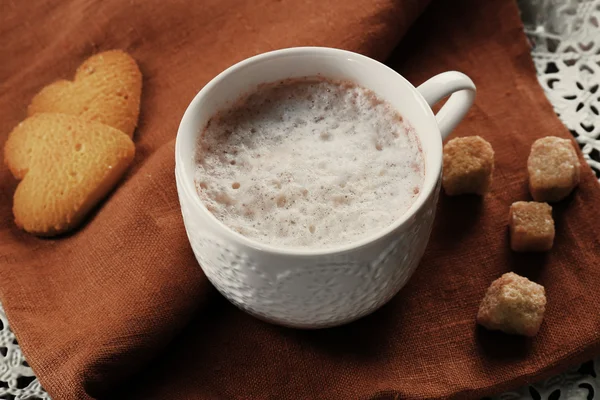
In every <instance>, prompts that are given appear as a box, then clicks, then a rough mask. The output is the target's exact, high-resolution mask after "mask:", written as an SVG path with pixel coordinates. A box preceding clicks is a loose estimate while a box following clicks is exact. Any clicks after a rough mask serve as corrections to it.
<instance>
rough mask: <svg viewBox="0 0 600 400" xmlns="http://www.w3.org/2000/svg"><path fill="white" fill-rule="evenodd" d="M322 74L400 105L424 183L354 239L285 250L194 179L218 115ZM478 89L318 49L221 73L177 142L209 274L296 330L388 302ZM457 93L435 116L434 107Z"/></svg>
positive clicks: (180, 176) (405, 272) (182, 196)
mask: <svg viewBox="0 0 600 400" xmlns="http://www.w3.org/2000/svg"><path fill="white" fill-rule="evenodd" d="M314 75H321V76H325V77H328V78H332V79H343V80H350V81H353V82H355V83H357V84H359V85H360V86H363V87H366V88H368V89H371V90H372V91H374V92H375V93H376V94H377V95H378V96H379V97H381V98H383V99H385V100H386V101H388V102H389V103H390V104H391V105H392V106H393V107H395V108H396V109H397V110H398V111H399V112H400V114H401V115H402V117H403V118H404V119H405V120H407V121H408V122H409V124H410V125H411V126H412V127H413V128H414V129H415V132H416V134H417V136H418V137H419V140H420V142H421V147H422V150H423V157H424V159H425V179H424V183H423V188H422V190H421V193H420V195H419V197H417V199H416V201H415V202H414V204H413V205H412V206H411V208H410V209H409V210H408V211H407V212H406V213H405V214H404V215H402V216H401V217H399V218H398V220H397V221H396V222H395V223H394V224H392V225H391V226H389V227H387V228H386V229H383V230H381V231H380V232H378V233H377V234H374V235H370V236H365V237H364V238H362V239H361V240H359V241H356V242H354V243H351V244H348V245H342V246H337V247H330V248H325V249H319V248H289V247H285V248H282V247H275V246H270V245H268V244H263V243H259V242H256V241H254V240H251V239H249V238H246V237H244V236H242V235H240V234H238V233H237V232H234V231H233V230H231V229H229V228H228V227H227V226H225V225H223V223H222V222H220V221H219V220H217V219H216V218H215V217H214V216H213V215H212V214H211V213H210V212H209V211H208V210H207V209H206V207H205V206H204V205H203V204H202V201H201V200H200V197H199V196H198V194H197V192H196V188H195V182H194V173H195V151H196V145H197V141H198V137H199V135H200V134H201V132H202V129H203V128H204V126H205V125H206V123H207V121H208V119H209V118H210V117H212V116H213V114H215V113H216V112H217V111H219V110H221V109H223V108H224V107H226V106H227V105H228V104H231V103H232V102H233V101H235V100H236V99H237V98H239V97H240V95H242V94H244V93H247V92H249V91H250V90H252V89H253V88H255V87H256V86H257V85H259V84H261V83H266V82H273V81H277V80H282V79H286V78H292V77H303V76H314ZM474 90H475V87H474V85H473V83H472V82H471V80H470V79H469V78H468V77H466V76H465V75H463V74H461V73H458V72H446V73H443V74H440V75H437V76H435V77H433V78H432V79H430V80H429V81H427V82H425V83H424V84H423V85H421V86H420V87H419V88H415V87H414V86H412V85H411V84H410V83H409V82H408V81H406V80H405V79H404V78H403V77H402V76H400V75H399V74H398V73H396V72H395V71H393V70H392V69H390V68H388V67H387V66H385V65H383V64H381V63H379V62H377V61H375V60H372V59H370V58H368V57H365V56H362V55H359V54H356V53H352V52H348V51H344V50H338V49H330V48H317V47H300V48H291V49H284V50H277V51H273V52H269V53H265V54H261V55H258V56H255V57H252V58H249V59H247V60H244V61H242V62H240V63H238V64H236V65H234V66H232V67H230V68H229V69H227V70H225V71H224V72H222V73H221V74H220V75H218V76H217V77H216V78H214V79H213V80H212V81H211V82H209V83H208V84H207V85H206V86H205V87H204V88H203V89H202V90H201V91H200V92H199V93H198V94H197V95H196V97H195V98H194V100H193V101H192V102H191V104H190V105H189V107H188V109H187V110H186V112H185V114H184V116H183V119H182V121H181V124H180V127H179V131H178V134H177V142H176V146H175V153H176V154H175V161H176V167H175V176H176V181H177V191H178V194H179V201H180V204H181V210H182V215H183V221H184V224H185V229H186V231H187V235H188V238H189V240H190V244H191V246H192V249H193V251H194V254H195V256H196V258H197V260H198V262H199V264H200V266H201V267H202V269H203V271H204V273H205V274H206V276H207V277H208V279H209V280H210V281H211V282H212V284H213V285H214V286H215V287H216V288H217V289H218V290H219V291H220V292H221V293H222V294H223V295H224V296H225V297H226V298H227V299H229V300H230V301H231V302H232V303H234V304H235V305H237V306H238V307H240V308H241V309H243V310H245V311H247V312H249V313H250V314H252V315H255V316H256V317H259V318H261V319H264V320H267V321H269V322H273V323H277V324H281V325H286V326H291V327H299V328H322V327H329V326H335V325H340V324H344V323H347V322H350V321H353V320H355V319H358V318H360V317H362V316H365V315H367V314H369V313H371V312H373V311H374V310H376V309H377V308H379V307H381V306H382V305H383V304H385V303H386V302H387V301H389V300H390V299H391V298H392V297H393V296H394V295H395V294H396V293H397V292H398V291H399V290H400V289H401V288H402V287H403V286H404V285H405V284H406V282H407V281H408V279H409V278H410V276H411V275H412V273H413V272H414V270H415V268H416V267H417V265H418V263H419V261H420V259H421V257H422V256H423V252H424V251H425V247H426V246H427V242H428V240H429V235H430V233H431V228H432V225H433V219H434V214H435V208H436V204H437V199H438V195H439V191H440V182H441V164H442V135H443V136H446V135H447V134H448V133H449V132H450V130H451V129H452V128H453V127H454V126H456V124H457V123H458V122H459V121H460V119H462V117H463V116H464V114H465V113H466V112H467V110H468V109H469V107H470V106H471V104H472V102H473V98H474ZM452 93H454V94H452ZM450 94H452V96H451V97H450V99H449V100H448V102H447V103H446V104H445V105H444V107H442V109H441V110H440V112H439V113H438V115H437V119H436V116H435V115H434V114H433V112H432V111H431V108H430V104H433V103H435V102H437V101H439V100H440V99H441V98H443V97H446V96H447V95H450ZM428 102H429V103H430V104H428Z"/></svg>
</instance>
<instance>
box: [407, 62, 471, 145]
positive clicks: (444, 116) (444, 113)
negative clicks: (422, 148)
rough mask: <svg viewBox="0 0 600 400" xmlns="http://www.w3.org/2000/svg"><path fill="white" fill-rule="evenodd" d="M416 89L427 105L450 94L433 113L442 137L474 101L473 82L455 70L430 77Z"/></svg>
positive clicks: (443, 137)
mask: <svg viewBox="0 0 600 400" xmlns="http://www.w3.org/2000/svg"><path fill="white" fill-rule="evenodd" d="M417 90H418V91H419V93H421V95H422V96H423V98H424V99H425V101H426V102H427V104H429V107H433V105H434V104H435V103H437V102H438V101H440V100H442V99H443V98H444V97H446V96H448V95H450V98H449V99H448V101H447V102H446V104H444V106H443V107H442V108H441V109H440V111H438V113H437V114H436V115H435V119H436V120H437V124H438V126H439V128H440V133H441V134H442V139H445V138H446V136H448V135H449V134H450V132H452V130H453V129H454V128H455V127H456V125H458V123H459V122H460V121H461V120H462V119H463V117H464V116H465V114H466V113H467V111H469V108H471V105H472V104H473V101H475V84H474V83H473V81H472V80H471V78H469V77H468V76H466V75H465V74H463V73H462V72H457V71H448V72H443V73H441V74H439V75H436V76H434V77H431V78H429V79H428V80H427V81H426V82H424V83H423V84H421V85H420V86H419V87H417Z"/></svg>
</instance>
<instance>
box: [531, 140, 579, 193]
mask: <svg viewBox="0 0 600 400" xmlns="http://www.w3.org/2000/svg"><path fill="white" fill-rule="evenodd" d="M527 170H528V172H529V191H530V192H531V196H532V197H533V199H534V200H535V201H548V202H555V201H560V200H562V199H564V198H565V197H567V196H568V195H569V193H571V191H572V190H573V189H574V188H575V187H576V186H577V185H578V184H579V170H580V164H579V158H578V157H577V152H576V151H575V148H574V147H573V143H572V142H571V141H570V140H568V139H561V138H558V137H555V136H547V137H544V138H541V139H538V140H536V141H535V142H534V143H533V145H532V146H531V153H530V154H529V159H528V160H527Z"/></svg>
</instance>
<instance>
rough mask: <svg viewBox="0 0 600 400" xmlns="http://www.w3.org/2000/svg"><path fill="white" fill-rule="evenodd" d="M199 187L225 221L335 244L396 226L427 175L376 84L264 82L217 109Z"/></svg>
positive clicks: (276, 240) (408, 133)
mask: <svg viewBox="0 0 600 400" xmlns="http://www.w3.org/2000/svg"><path fill="white" fill-rule="evenodd" d="M196 165H197V170H196V175H195V178H196V187H197V190H198V193H199V195H200V197H201V199H202V201H203V202H204V204H205V205H206V206H207V208H208V209H209V210H210V211H211V212H212V213H213V214H214V215H215V217H216V218H218V219H219V220H221V221H222V222H223V223H224V224H225V225H227V226H229V227H230V228H232V229H234V230H235V231H237V232H239V233H241V234H242V235H245V236H247V237H249V238H252V239H255V240H257V241H260V242H263V243H268V244H271V245H275V246H294V247H298V246H300V247H314V248H326V247H331V246H336V245H342V244H347V243H351V242H354V241H357V240H359V239H361V238H362V237H365V236H367V235H369V234H372V233H375V232H377V231H379V230H381V229H384V228H386V227H387V226H389V225H390V224H392V223H393V222H394V221H395V220H397V219H398V218H399V217H401V216H402V215H403V214H404V213H405V212H406V211H407V210H408V209H409V208H410V206H411V205H412V204H413V202H414V201H415V199H416V198H417V197H418V195H419V192H420V191H421V188H422V184H423V180H424V175H425V171H424V169H425V168H424V159H423V154H422V151H421V148H420V142H419V139H418V137H417V136H416V134H415V133H414V130H413V129H412V128H411V127H410V125H409V124H408V122H407V121H405V120H403V119H402V117H401V116H400V114H399V113H398V112H397V111H396V110H394V109H393V108H392V106H390V105H389V104H388V103H386V102H384V101H382V100H381V99H379V98H378V97H377V96H376V95H375V94H374V93H373V92H371V91H369V90H367V89H365V88H362V87H360V86H358V85H355V84H353V83H348V82H338V81H332V80H325V79H322V78H317V77H313V78H299V79H290V80H285V81H280V82H275V83H269V84H264V85H261V86H259V87H258V88H257V89H256V90H255V91H253V92H251V93H250V94H248V95H245V96H243V97H242V98H240V99H239V100H238V101H237V102H236V103H235V104H233V105H232V106H230V107H229V108H227V109H225V110H223V111H221V112H219V113H218V114H216V115H215V116H213V117H212V118H211V119H210V121H209V122H208V124H207V126H206V127H205V129H204V131H203V132H202V135H201V137H200V139H199V145H198V150H197V163H196Z"/></svg>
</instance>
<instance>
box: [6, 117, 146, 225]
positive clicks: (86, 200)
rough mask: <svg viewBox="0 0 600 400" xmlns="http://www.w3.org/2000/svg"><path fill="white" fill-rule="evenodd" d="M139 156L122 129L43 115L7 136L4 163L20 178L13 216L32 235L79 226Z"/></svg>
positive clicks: (31, 119)
mask: <svg viewBox="0 0 600 400" xmlns="http://www.w3.org/2000/svg"><path fill="white" fill-rule="evenodd" d="M134 153H135V147H134V145H133V142H132V141H131V139H130V138H129V137H128V136H127V135H126V134H125V133H123V132H121V131H120V130H118V129H115V128H112V127H110V126H108V125H104V124H101V123H98V122H94V121H86V120H84V119H82V118H80V117H76V116H73V115H67V114H51V113H40V114H36V115H34V116H32V117H29V118H27V119H26V120H25V121H23V122H21V123H20V124H19V125H18V126H17V127H16V128H15V129H13V131H12V132H11V133H10V135H9V137H8V141H7V142H6V146H5V147H4V160H5V162H6V164H7V165H8V168H9V169H10V171H11V172H12V174H13V175H14V176H15V178H17V179H22V181H21V182H20V183H19V185H18V186H17V190H16V191H15V196H14V204H13V213H14V216H15V222H16V224H17V225H18V226H19V227H21V228H23V229H25V230H26V231H27V232H30V233H33V234H37V235H41V236H51V235H55V234H58V233H62V232H66V231H68V230H70V229H72V228H74V227H75V226H77V225H78V224H79V223H80V222H81V221H82V219H83V217H84V216H85V214H86V213H87V212H88V211H90V210H91V209H92V208H93V207H94V205H96V204H97V203H98V202H99V201H100V200H101V199H102V198H103V197H104V196H105V195H106V194H107V193H108V192H109V191H110V190H111V189H112V188H113V186H114V185H115V184H116V183H117V181H118V180H119V179H120V178H121V176H122V175H123V173H124V172H125V170H126V169H127V167H128V166H129V164H130V163H131V161H132V160H133V156H134Z"/></svg>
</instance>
